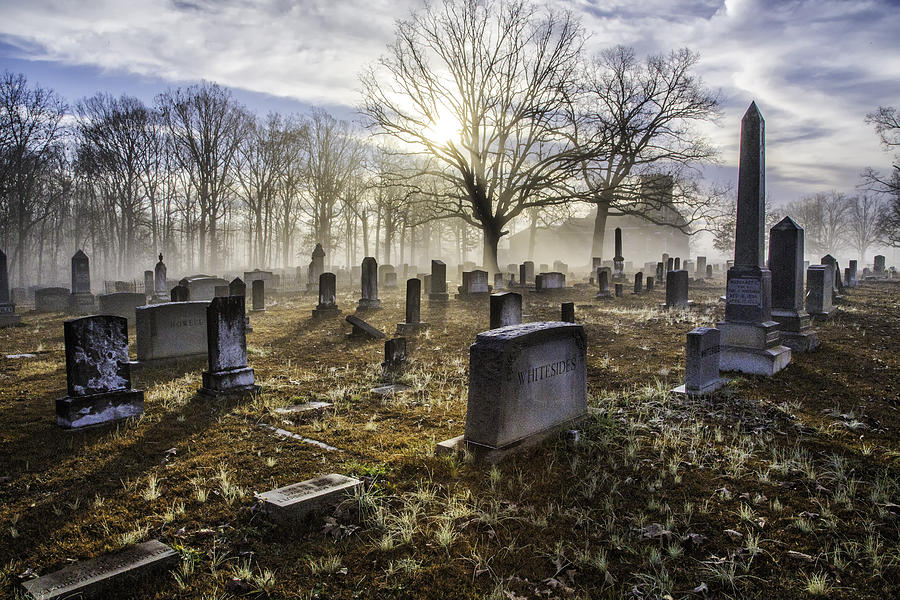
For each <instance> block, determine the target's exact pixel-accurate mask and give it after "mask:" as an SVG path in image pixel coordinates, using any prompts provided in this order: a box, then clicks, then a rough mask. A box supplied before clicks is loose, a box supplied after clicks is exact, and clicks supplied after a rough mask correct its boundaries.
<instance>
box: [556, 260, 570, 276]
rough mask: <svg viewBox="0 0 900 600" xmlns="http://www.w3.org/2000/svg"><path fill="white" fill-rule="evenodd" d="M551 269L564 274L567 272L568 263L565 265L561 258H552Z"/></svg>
mask: <svg viewBox="0 0 900 600" xmlns="http://www.w3.org/2000/svg"><path fill="white" fill-rule="evenodd" d="M553 270H554V271H556V272H557V273H562V274H564V275H565V274H568V272H569V265H567V264H566V263H564V262H563V261H561V260H554V261H553Z"/></svg>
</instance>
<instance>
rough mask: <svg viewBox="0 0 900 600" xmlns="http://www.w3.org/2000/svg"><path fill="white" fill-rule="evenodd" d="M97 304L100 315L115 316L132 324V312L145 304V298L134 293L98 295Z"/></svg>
mask: <svg viewBox="0 0 900 600" xmlns="http://www.w3.org/2000/svg"><path fill="white" fill-rule="evenodd" d="M97 303H98V305H99V310H100V314H101V315H116V316H117V317H122V318H125V319H128V322H129V323H134V311H135V309H136V308H137V307H138V306H144V305H145V304H147V296H145V295H144V294H142V293H140V294H139V293H135V292H114V293H112V294H100V295H99V296H97Z"/></svg>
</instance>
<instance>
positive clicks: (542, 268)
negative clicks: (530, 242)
mask: <svg viewBox="0 0 900 600" xmlns="http://www.w3.org/2000/svg"><path fill="white" fill-rule="evenodd" d="M549 270H550V267H549V266H548V265H547V263H541V264H540V265H539V266H538V273H546V272H547V271H549Z"/></svg>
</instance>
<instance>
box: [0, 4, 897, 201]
mask: <svg viewBox="0 0 900 600" xmlns="http://www.w3.org/2000/svg"><path fill="white" fill-rule="evenodd" d="M550 1H551V3H552V4H554V5H558V6H561V7H564V8H567V9H569V10H571V11H573V12H574V13H576V14H577V15H579V16H580V18H581V20H582V23H583V25H584V27H585V30H586V32H587V33H588V34H589V36H590V37H589V40H588V47H589V49H590V50H592V51H596V50H599V49H602V48H604V47H608V46H612V45H615V44H620V43H621V44H627V45H631V46H634V47H635V48H636V49H637V50H638V51H639V52H641V53H646V52H659V51H667V50H669V49H673V48H679V47H683V46H688V47H690V48H692V49H693V50H696V51H699V52H700V53H701V57H702V58H701V63H700V66H699V72H700V73H701V75H702V76H703V78H704V80H705V81H706V82H707V83H708V84H709V85H710V86H712V87H714V88H717V89H720V90H721V92H722V95H723V98H724V115H723V117H722V119H721V120H720V121H719V122H718V123H717V124H715V125H710V126H708V127H706V128H704V134H705V135H707V136H708V137H709V138H710V139H711V140H712V141H713V142H714V143H715V144H717V145H718V146H719V147H720V148H721V166H720V167H715V168H711V169H709V171H708V172H709V173H710V175H711V176H712V177H715V178H722V179H726V180H727V179H729V178H733V177H735V176H736V169H735V167H736V164H737V150H738V149H737V143H738V140H739V124H740V118H741V115H742V114H743V112H744V110H745V109H746V107H747V106H748V105H749V103H750V101H751V100H756V102H757V104H758V105H759V107H760V110H761V111H762V113H763V115H764V117H765V118H766V121H767V123H766V131H767V150H768V153H767V167H768V171H767V179H768V185H769V192H770V195H771V198H772V200H773V201H774V202H775V203H776V204H780V203H783V202H787V201H790V200H794V199H796V198H798V197H800V196H802V195H804V194H808V193H813V192H816V191H820V190H827V189H832V188H836V189H839V190H845V191H851V192H852V191H853V187H854V186H855V185H856V184H857V182H858V174H859V172H860V171H861V170H862V169H863V168H865V167H867V166H872V167H876V168H881V169H885V168H887V167H888V166H889V164H890V157H889V155H887V154H885V153H884V152H883V150H882V149H881V148H880V147H879V145H878V140H877V137H876V136H875V134H874V132H873V131H872V130H871V128H870V127H869V126H867V125H866V124H865V123H864V121H863V119H864V117H865V114H866V113H867V112H869V111H872V110H873V109H875V108H876V107H877V106H879V105H892V106H900V33H898V32H900V2H898V1H896V0H895V1H888V0H880V1H874V0H816V1H800V0H794V1H790V0H788V1H773V0H693V1H687V0H647V1H640V0H609V1H599V0H550ZM420 5H421V4H420V2H419V0H395V1H391V0H365V1H363V0H337V1H336V0H328V1H324V0H312V1H306V0H304V1H293V2H292V1H287V0H183V1H172V0H143V1H141V2H115V1H112V0H106V1H103V0H81V1H79V2H72V1H71V0H26V1H15V2H13V1H6V2H3V3H2V4H0V67H2V68H4V69H8V70H11V71H14V72H21V73H24V74H25V75H26V76H27V77H28V78H29V80H31V81H34V82H39V83H40V84H41V85H44V86H47V87H52V88H54V89H55V90H56V91H57V92H59V93H60V94H61V95H63V96H64V97H65V98H66V99H67V100H69V101H70V102H73V103H74V102H75V101H76V100H78V99H79V98H81V97H83V96H86V95H92V94H93V93H95V92H96V91H99V90H102V91H106V92H110V93H112V94H114V95H118V94H121V93H129V94H133V95H136V96H138V97H140V98H142V99H144V100H146V101H148V102H150V101H152V100H153V97H154V96H155V95H156V94H157V93H158V92H160V91H162V90H163V89H165V88H167V87H169V86H173V85H182V84H185V83H192V82H196V81H199V80H201V79H207V80H212V81H217V82H219V83H221V84H224V85H227V86H229V87H230V88H231V89H232V90H233V91H234V93H235V95H236V96H237V98H238V99H239V100H240V101H241V102H243V103H245V104H246V105H248V106H249V107H250V108H252V109H253V110H255V111H257V112H259V113H260V114H262V113H265V112H267V111H270V110H274V111H281V112H291V111H301V112H302V111H306V110H308V108H309V107H310V106H312V105H317V106H323V107H325V108H326V109H328V110H330V111H331V112H333V113H334V114H336V116H339V117H342V118H349V119H352V118H355V113H354V106H355V105H356V104H357V102H358V95H357V89H358V85H357V76H358V74H359V73H360V71H361V70H363V69H364V68H365V67H366V66H367V65H368V64H370V63H371V62H372V61H373V60H374V59H375V58H377V57H378V56H379V55H380V54H382V53H383V52H384V51H385V47H386V44H387V43H389V42H390V41H391V39H392V32H393V26H394V20H395V19H397V18H402V17H404V16H405V15H407V14H408V13H409V11H410V10H411V9H413V8H415V7H418V6H420Z"/></svg>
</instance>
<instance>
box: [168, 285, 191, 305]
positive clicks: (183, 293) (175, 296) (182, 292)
mask: <svg viewBox="0 0 900 600" xmlns="http://www.w3.org/2000/svg"><path fill="white" fill-rule="evenodd" d="M190 299H191V289H190V288H189V287H188V286H186V285H182V284H180V283H179V284H178V285H176V286H175V287H173V288H172V293H171V300H172V302H187V301H188V300H190Z"/></svg>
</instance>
